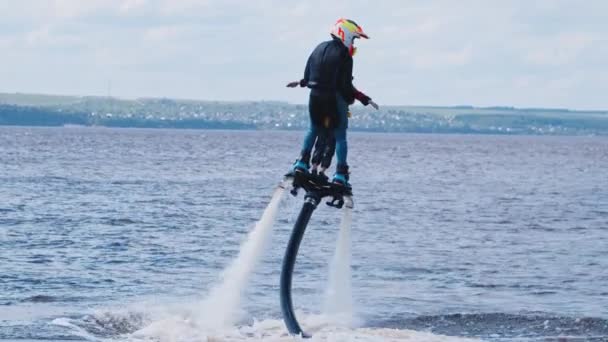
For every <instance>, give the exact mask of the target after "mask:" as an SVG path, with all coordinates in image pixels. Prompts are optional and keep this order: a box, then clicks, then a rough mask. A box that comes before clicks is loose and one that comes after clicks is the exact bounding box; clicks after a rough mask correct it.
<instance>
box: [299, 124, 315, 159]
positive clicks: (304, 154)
mask: <svg viewBox="0 0 608 342" xmlns="http://www.w3.org/2000/svg"><path fill="white" fill-rule="evenodd" d="M316 139H317V128H316V127H315V125H314V124H313V123H312V122H311V123H310V127H309V128H308V132H306V135H305V136H304V143H303V144H302V150H301V151H300V159H299V161H301V162H303V163H305V164H306V165H307V166H308V164H309V163H310V152H311V151H312V147H313V146H314V144H315V140H316Z"/></svg>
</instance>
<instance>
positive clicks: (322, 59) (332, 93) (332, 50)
mask: <svg viewBox="0 0 608 342" xmlns="http://www.w3.org/2000/svg"><path fill="white" fill-rule="evenodd" d="M352 80H353V59H352V57H351V56H350V54H349V53H348V49H347V48H346V47H345V46H344V44H342V42H341V41H340V40H338V39H335V38H334V39H332V40H330V41H326V42H323V43H321V44H319V45H318V46H317V47H316V48H315V49H314V51H313V52H312V54H311V55H310V57H309V58H308V62H307V63H306V69H305V71H304V78H303V79H302V81H301V82H300V85H301V86H307V87H309V88H310V89H311V91H310V98H309V104H308V110H309V114H310V122H311V124H310V129H309V130H308V132H307V134H306V137H305V139H304V144H303V146H302V152H301V155H302V160H303V161H304V162H306V163H308V162H309V160H310V152H311V151H312V148H313V145H314V143H315V140H316V138H317V136H319V135H324V136H327V135H329V133H330V132H332V133H333V136H334V138H335V140H336V155H337V159H338V172H345V171H347V170H348V164H347V162H346V155H347V145H346V128H347V127H348V118H347V112H348V105H349V104H351V103H353V102H354V99H355V92H356V90H355V88H354V87H353V84H352Z"/></svg>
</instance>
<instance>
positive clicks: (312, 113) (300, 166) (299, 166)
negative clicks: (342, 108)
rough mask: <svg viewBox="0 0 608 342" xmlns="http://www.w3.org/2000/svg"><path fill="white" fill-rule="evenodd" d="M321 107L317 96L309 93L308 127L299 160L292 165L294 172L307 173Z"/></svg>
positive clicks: (316, 134)
mask: <svg viewBox="0 0 608 342" xmlns="http://www.w3.org/2000/svg"><path fill="white" fill-rule="evenodd" d="M322 105H323V103H322V101H320V99H319V96H316V95H314V94H313V93H312V92H311V94H310V97H309V100H308V113H309V117H310V127H309V128H308V132H306V135H305V136H304V142H303V143H302V149H301V150H300V158H299V159H298V160H297V161H296V163H295V164H294V166H293V169H294V170H302V171H308V168H309V167H310V165H309V164H310V153H311V152H312V148H313V146H314V144H315V140H316V139H317V136H318V127H319V125H318V121H319V113H320V109H321V108H320V107H322Z"/></svg>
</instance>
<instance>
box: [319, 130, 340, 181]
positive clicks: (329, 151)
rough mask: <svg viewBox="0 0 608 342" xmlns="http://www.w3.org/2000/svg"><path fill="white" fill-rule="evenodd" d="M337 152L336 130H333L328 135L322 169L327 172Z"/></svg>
mask: <svg viewBox="0 0 608 342" xmlns="http://www.w3.org/2000/svg"><path fill="white" fill-rule="evenodd" d="M334 153H336V139H335V138H334V132H333V131H331V132H329V134H328V135H327V143H326V144H325V151H324V154H323V159H322V160H321V171H322V172H325V170H327V169H328V168H329V166H330V165H331V160H332V158H333V157H334Z"/></svg>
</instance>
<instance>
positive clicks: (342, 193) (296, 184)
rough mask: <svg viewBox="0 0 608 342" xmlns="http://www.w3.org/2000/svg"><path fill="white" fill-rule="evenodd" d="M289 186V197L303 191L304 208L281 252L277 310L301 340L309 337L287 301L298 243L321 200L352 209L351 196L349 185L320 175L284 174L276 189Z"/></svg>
mask: <svg viewBox="0 0 608 342" xmlns="http://www.w3.org/2000/svg"><path fill="white" fill-rule="evenodd" d="M289 184H291V186H292V189H291V191H290V192H291V194H292V195H294V196H297V194H298V191H299V190H300V189H302V190H304V191H305V192H306V194H305V195H304V205H303V206H302V210H300V214H299V215H298V218H297V220H296V223H295V224H294V227H293V230H292V232H291V237H290V238H289V242H288V244H287V249H286V250H285V257H284V258H283V267H282V269H281V291H280V292H281V311H282V312H283V320H284V321H285V325H286V326H287V330H288V331H289V333H290V334H292V335H300V336H302V337H303V338H309V337H312V335H310V334H307V333H305V332H304V331H303V330H302V328H301V327H300V324H299V323H298V320H297V319H296V316H295V313H294V310H293V303H292V300H291V280H292V275H293V268H294V265H295V262H296V256H297V255H298V249H299V248H300V242H301V241H302V238H303V236H304V232H305V231H306V226H307V225H308V222H309V221H310V217H311V216H312V213H313V212H314V210H315V209H316V208H317V205H318V204H319V202H321V200H322V199H323V198H325V197H330V198H331V199H330V200H329V201H327V202H326V203H327V205H328V206H330V207H334V208H338V209H340V208H342V207H346V208H353V205H354V204H353V197H352V196H353V193H352V188H351V187H350V186H344V185H341V184H335V183H331V182H329V181H328V179H327V177H323V176H322V175H316V174H311V173H307V172H301V171H295V172H290V173H288V174H286V175H285V179H284V181H283V182H282V183H281V184H280V185H279V187H282V188H286V187H287V186H289Z"/></svg>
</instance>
